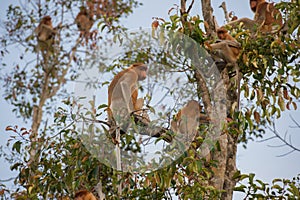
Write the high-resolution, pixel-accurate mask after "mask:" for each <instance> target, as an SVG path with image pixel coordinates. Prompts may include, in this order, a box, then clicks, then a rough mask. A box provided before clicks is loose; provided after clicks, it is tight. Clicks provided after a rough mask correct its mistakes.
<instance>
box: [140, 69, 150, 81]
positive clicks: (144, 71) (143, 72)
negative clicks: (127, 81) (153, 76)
mask: <svg viewBox="0 0 300 200" xmlns="http://www.w3.org/2000/svg"><path fill="white" fill-rule="evenodd" d="M147 70H148V68H147V66H140V67H139V72H140V73H139V77H138V79H139V81H142V80H145V79H146V78H147Z"/></svg>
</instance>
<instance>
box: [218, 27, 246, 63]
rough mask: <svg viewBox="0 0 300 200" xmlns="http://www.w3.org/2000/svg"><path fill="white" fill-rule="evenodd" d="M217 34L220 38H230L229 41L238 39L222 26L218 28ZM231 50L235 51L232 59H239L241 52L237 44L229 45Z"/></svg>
mask: <svg viewBox="0 0 300 200" xmlns="http://www.w3.org/2000/svg"><path fill="white" fill-rule="evenodd" d="M217 36H218V38H219V39H220V40H229V41H235V42H237V41H236V39H234V38H233V37H232V36H231V35H230V34H229V33H228V31H227V30H226V29H225V28H224V27H221V28H219V29H218V30H217ZM229 48H230V51H232V53H233V57H234V58H233V59H232V60H237V59H238V57H239V54H240V48H239V47H237V46H229Z"/></svg>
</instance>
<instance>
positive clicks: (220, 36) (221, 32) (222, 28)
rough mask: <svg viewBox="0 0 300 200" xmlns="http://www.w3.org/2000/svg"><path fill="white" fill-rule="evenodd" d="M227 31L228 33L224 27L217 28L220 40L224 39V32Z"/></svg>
mask: <svg viewBox="0 0 300 200" xmlns="http://www.w3.org/2000/svg"><path fill="white" fill-rule="evenodd" d="M227 33H228V31H227V30H226V29H225V28H224V27H221V28H218V30H217V35H218V38H219V39H221V40H225V39H226V34H227Z"/></svg>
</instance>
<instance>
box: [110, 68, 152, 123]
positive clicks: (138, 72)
mask: <svg viewBox="0 0 300 200" xmlns="http://www.w3.org/2000/svg"><path fill="white" fill-rule="evenodd" d="M142 69H143V70H144V69H147V66H146V65H145V64H143V63H135V64H132V65H131V66H130V67H129V68H127V69H124V70H123V71H121V72H119V73H118V74H116V75H115V77H114V78H113V80H112V81H111V83H110V85H109V87H108V109H107V112H108V119H109V121H112V120H113V114H112V110H111V105H112V101H113V100H114V99H112V98H113V91H114V89H115V88H116V85H117V84H120V80H121V78H122V77H123V76H134V77H131V80H132V83H130V84H131V85H132V87H131V88H130V90H131V99H130V100H131V101H132V105H133V109H134V111H136V110H139V109H141V107H142V105H140V104H141V102H140V101H141V100H139V101H138V98H137V97H138V88H137V85H136V84H137V82H138V81H139V80H143V79H144V78H146V77H141V76H142V75H141V73H142V72H141V71H142ZM132 72H133V73H132ZM137 101H138V102H137Z"/></svg>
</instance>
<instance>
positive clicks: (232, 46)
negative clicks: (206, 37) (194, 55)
mask: <svg viewBox="0 0 300 200" xmlns="http://www.w3.org/2000/svg"><path fill="white" fill-rule="evenodd" d="M217 36H218V38H219V39H220V40H221V41H219V42H218V43H215V44H211V45H210V47H211V50H212V53H216V54H215V55H216V56H217V57H220V58H222V59H223V60H224V61H225V62H226V63H229V64H231V65H233V66H234V70H235V73H236V76H235V77H236V78H235V81H236V88H237V103H238V106H237V107H238V108H239V101H240V98H239V96H240V81H241V75H240V68H239V66H238V65H237V63H236V61H237V59H238V58H239V55H240V50H241V46H240V43H238V42H237V41H236V39H234V38H233V37H232V36H231V35H230V34H229V33H228V31H227V30H226V29H225V28H224V27H221V28H218V29H217Z"/></svg>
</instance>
